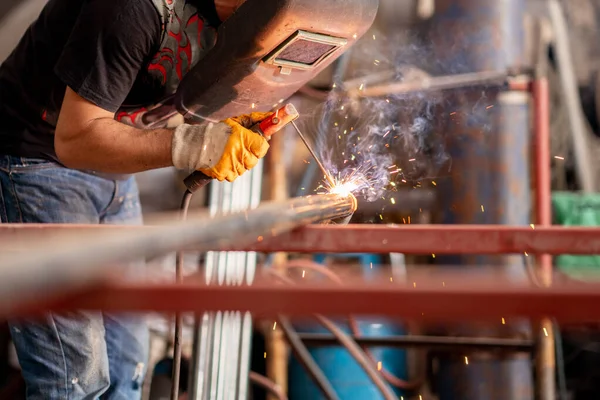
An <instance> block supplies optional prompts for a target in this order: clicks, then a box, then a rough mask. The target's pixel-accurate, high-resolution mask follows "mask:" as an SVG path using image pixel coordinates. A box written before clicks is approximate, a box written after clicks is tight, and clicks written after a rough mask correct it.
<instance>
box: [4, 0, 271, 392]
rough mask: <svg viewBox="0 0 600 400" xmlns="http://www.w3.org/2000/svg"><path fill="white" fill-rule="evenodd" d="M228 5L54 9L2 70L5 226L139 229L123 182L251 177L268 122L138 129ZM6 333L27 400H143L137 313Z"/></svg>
mask: <svg viewBox="0 0 600 400" xmlns="http://www.w3.org/2000/svg"><path fill="white" fill-rule="evenodd" d="M221 3H223V4H225V6H227V4H226V3H227V2H219V4H221ZM232 3H233V4H236V3H238V2H237V1H235V0H234V1H232ZM233 9H234V7H223V8H221V7H219V6H216V5H215V4H214V3H213V2H212V1H205V0H187V1H184V0H119V1H106V0H87V1H77V0H49V1H48V3H47V5H46V6H45V8H44V9H43V11H42V12H41V14H40V16H39V18H38V19H37V21H36V22H34V23H33V24H32V25H31V27H30V28H29V29H28V30H27V32H26V33H25V34H24V36H23V38H22V39H21V41H20V43H19V44H18V46H17V48H16V49H15V50H14V51H13V53H12V54H11V55H10V56H9V58H8V59H7V60H6V61H4V63H3V64H2V66H1V67H0V99H1V100H0V121H2V125H1V126H0V189H1V190H0V199H1V203H0V217H1V220H2V222H4V223H79V224H130V225H131V224H141V222H142V217H141V211H140V203H139V199H138V191H137V188H136V184H135V180H134V178H133V177H132V175H131V174H134V173H137V172H140V171H145V170H149V169H154V168H161V167H172V166H175V167H177V168H179V169H185V170H190V171H193V170H200V171H202V172H203V173H205V174H206V175H208V176H209V177H211V178H215V179H218V180H227V181H233V180H235V179H236V178H237V177H238V176H239V175H241V174H243V173H244V172H245V171H247V170H249V169H251V168H252V167H254V166H255V165H256V164H257V162H258V160H259V159H260V158H261V157H264V156H265V154H266V152H267V150H268V144H267V142H266V140H265V139H264V138H263V137H262V136H260V135H258V134H256V133H254V132H252V131H250V130H249V129H248V128H249V127H250V126H251V125H253V124H254V123H256V122H258V121H260V120H262V119H263V118H265V117H266V116H267V114H263V113H252V114H251V115H247V116H238V117H236V116H232V118H229V119H226V120H225V121H223V122H215V123H200V124H197V125H188V124H181V125H179V126H177V127H176V128H175V129H168V128H166V127H161V128H154V129H141V128H140V127H139V125H137V124H136V120H137V116H138V115H139V114H140V113H143V112H144V111H145V110H147V109H148V108H150V107H152V106H153V105H155V104H158V103H160V102H161V101H163V100H164V99H168V98H169V96H170V95H172V94H173V93H174V92H175V90H176V89H177V87H178V85H179V82H180V81H181V80H182V79H183V77H184V76H185V74H186V72H188V71H189V70H190V68H191V67H192V66H193V65H194V64H195V63H196V62H197V61H198V60H199V59H201V57H202V56H203V54H204V53H205V52H206V51H207V50H208V49H210V48H211V46H212V45H213V44H214V41H215V36H216V28H217V27H218V25H219V24H220V23H221V21H223V20H225V18H227V17H228V13H231V12H232V11H233ZM138 271H143V268H142V269H137V270H132V272H131V273H132V274H134V275H136V274H138ZM140 273H141V272H140ZM11 334H12V337H13V341H14V343H15V346H16V350H17V354H18V359H19V362H20V365H21V368H22V372H23V376H24V378H25V382H26V388H27V398H28V399H83V398H85V399H96V398H103V399H104V398H106V399H136V398H140V396H141V382H142V380H143V378H144V374H145V371H146V369H147V366H146V363H147V352H148V350H147V346H148V333H147V328H146V325H145V322H144V320H143V318H141V317H137V316H123V315H107V314H101V313H99V312H77V313H70V314H67V315H58V314H52V315H47V316H45V317H44V318H43V319H38V320H27V321H13V322H11Z"/></svg>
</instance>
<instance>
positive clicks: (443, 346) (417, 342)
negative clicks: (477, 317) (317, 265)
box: [298, 333, 534, 352]
mask: <svg viewBox="0 0 600 400" xmlns="http://www.w3.org/2000/svg"><path fill="white" fill-rule="evenodd" d="M298 337H299V339H301V340H302V342H304V344H305V345H306V346H339V341H338V340H337V338H336V337H335V336H332V335H327V334H322V333H300V334H298ZM353 340H354V341H355V342H356V343H357V344H359V345H360V346H366V347H424V348H427V349H435V350H445V351H457V352H461V351H464V350H474V349H475V350H480V351H481V350H487V351H493V352H496V351H504V352H507V351H509V352H532V351H533V348H534V342H533V341H532V340H527V339H498V338H476V337H449V336H417V335H409V336H390V337H377V338H374V337H361V336H353Z"/></svg>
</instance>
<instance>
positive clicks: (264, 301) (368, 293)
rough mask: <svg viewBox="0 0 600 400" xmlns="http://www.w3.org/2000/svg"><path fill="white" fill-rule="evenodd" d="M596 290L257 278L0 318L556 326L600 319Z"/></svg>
mask: <svg viewBox="0 0 600 400" xmlns="http://www.w3.org/2000/svg"><path fill="white" fill-rule="evenodd" d="M598 302H600V285H583V284H581V285H573V286H566V287H553V288H547V289H541V288H532V287H528V286H525V285H523V286H516V287H515V286H509V285H499V284H493V283H490V282H489V281H480V280H478V279H474V278H468V277H466V276H465V277H464V279H463V280H462V282H445V281H439V280H437V279H435V278H430V279H428V280H423V281H418V282H417V284H416V285H415V286H413V285H412V284H409V285H406V286H405V285H397V284H394V283H390V282H389V281H388V282H381V281H380V283H378V284H373V283H370V284H365V283H364V282H362V283H350V284H345V285H343V286H340V285H335V284H333V283H329V284H320V285H316V284H308V285H296V286H289V285H278V284H276V283H275V282H273V281H265V280H263V281H260V280H259V281H258V282H256V283H255V284H253V285H252V286H243V287H232V286H206V285H203V284H195V283H183V284H168V285H140V286H134V285H123V284H114V285H106V286H103V287H98V288H95V289H89V290H86V291H85V292H81V293H79V294H72V295H69V296H67V295H65V296H64V297H63V298H62V299H54V300H46V301H40V300H36V301H35V302H32V303H30V304H29V305H23V304H21V305H19V306H18V308H12V309H10V310H9V309H6V308H4V309H3V314H4V315H5V316H13V315H21V316H22V315H30V314H33V313H36V312H40V310H42V309H44V310H46V309H53V310H56V311H64V310H70V309H72V308H73V306H74V305H76V306H77V307H78V308H80V309H102V310H105V311H110V312H120V311H141V312H164V313H173V312H176V311H195V312H204V311H218V310H245V311H251V312H252V313H253V315H254V316H256V317H274V316H276V315H277V314H286V315H312V314H315V313H321V314H327V315H348V314H353V315H361V314H362V315H390V316H398V317H402V318H404V319H411V320H425V321H429V320H431V321H434V322H435V321H444V320H445V321H458V320H471V321H473V320H478V321H482V320H487V321H497V322H498V323H500V321H501V319H502V318H504V319H505V321H506V320H508V319H514V318H517V317H529V318H536V319H537V318H542V317H553V318H556V319H557V320H559V321H561V322H583V321H586V322H590V321H598V320H600V308H598V307H593V306H590V304H598Z"/></svg>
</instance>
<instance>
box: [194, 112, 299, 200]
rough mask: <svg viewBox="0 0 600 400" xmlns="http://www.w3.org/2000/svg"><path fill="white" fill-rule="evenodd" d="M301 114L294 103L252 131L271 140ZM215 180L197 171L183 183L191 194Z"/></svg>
mask: <svg viewBox="0 0 600 400" xmlns="http://www.w3.org/2000/svg"><path fill="white" fill-rule="evenodd" d="M299 116H300V114H298V111H297V110H296V107H294V105H293V104H292V103H288V104H286V105H285V106H283V107H281V108H280V109H278V110H277V111H275V112H274V113H273V115H271V116H269V117H268V118H265V119H264V120H262V121H261V122H258V123H256V124H254V125H253V126H252V127H251V128H250V130H251V131H252V132H255V133H258V134H259V135H261V136H263V137H264V138H265V139H267V140H271V136H273V135H274V134H275V133H277V132H279V131H280V130H282V129H283V128H285V127H286V126H287V125H288V124H289V123H293V121H295V120H296V119H297V118H298V117H299ZM212 180H213V178H211V177H209V176H208V175H206V174H204V173H203V172H200V171H195V172H194V173H192V174H190V175H189V176H188V177H187V178H185V180H184V181H183V183H184V184H185V186H186V187H187V189H188V191H189V192H190V193H195V192H197V191H198V190H200V189H202V188H203V187H205V186H206V185H208V184H209V183H210V182H211V181H212Z"/></svg>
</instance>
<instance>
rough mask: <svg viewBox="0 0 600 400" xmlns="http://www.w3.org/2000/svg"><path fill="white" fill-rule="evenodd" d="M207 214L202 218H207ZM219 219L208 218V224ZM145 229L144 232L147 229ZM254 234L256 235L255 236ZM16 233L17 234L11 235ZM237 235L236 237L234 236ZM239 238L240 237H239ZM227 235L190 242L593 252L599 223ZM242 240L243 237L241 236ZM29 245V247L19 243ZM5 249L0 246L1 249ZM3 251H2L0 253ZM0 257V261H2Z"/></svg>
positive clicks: (7, 227)
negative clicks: (258, 236)
mask: <svg viewBox="0 0 600 400" xmlns="http://www.w3.org/2000/svg"><path fill="white" fill-rule="evenodd" d="M209 221H210V220H207V222H209ZM215 225H218V223H215V224H214V223H213V222H210V225H209V227H208V228H207V229H210V227H214V226H215ZM155 229H156V228H154V227H125V226H123V227H108V226H104V225H53V224H0V242H4V243H5V244H6V241H9V240H10V239H11V238H12V239H15V240H10V244H8V245H7V247H8V246H11V248H15V247H17V248H18V247H19V246H23V244H28V243H27V239H29V240H33V239H36V238H37V239H38V240H40V241H41V240H47V239H48V238H51V237H56V236H58V235H60V234H65V233H71V234H73V235H77V236H79V237H85V236H88V237H89V236H90V235H93V234H97V233H98V232H96V231H101V232H104V233H105V234H107V235H117V234H121V235H122V234H123V232H130V233H131V235H135V234H142V233H144V232H145V231H152V230H155ZM146 233H147V232H146ZM255 238H256V237H255ZM16 239H19V240H16ZM236 239H237V238H236ZM241 239H243V238H241ZM232 242H233V239H232V240H229V241H223V242H217V241H214V242H211V243H205V242H203V243H201V244H195V243H194V241H193V240H190V241H189V243H186V246H188V247H189V248H190V249H196V250H199V251H204V250H206V249H207V248H209V249H211V250H218V251H228V250H231V251H233V250H235V251H258V252H266V253H271V252H278V251H285V252H298V253H310V252H315V253H348V252H350V253H355V252H359V253H389V252H394V253H406V254H430V253H435V254H508V253H514V254H523V253H527V254H544V253H547V254H598V253H600V228H590V227H563V226H547V227H543V226H535V225H534V226H533V227H531V226H508V225H352V224H351V225H345V226H336V225H315V226H306V227H302V228H299V229H296V230H292V231H290V232H289V233H284V234H281V235H278V236H277V237H266V236H265V237H263V239H262V240H260V241H259V242H256V241H255V243H250V244H244V243H240V244H237V243H236V244H234V243H232ZM243 242H246V241H245V240H243ZM23 248H24V249H25V248H26V249H28V251H29V250H30V249H31V247H29V246H27V247H24V246H23ZM2 251H3V252H4V249H2ZM3 254H6V253H3ZM2 263H3V262H2V261H0V265H2Z"/></svg>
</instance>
